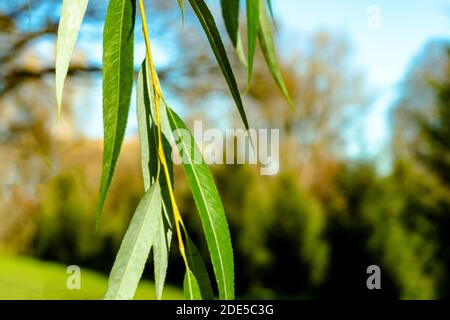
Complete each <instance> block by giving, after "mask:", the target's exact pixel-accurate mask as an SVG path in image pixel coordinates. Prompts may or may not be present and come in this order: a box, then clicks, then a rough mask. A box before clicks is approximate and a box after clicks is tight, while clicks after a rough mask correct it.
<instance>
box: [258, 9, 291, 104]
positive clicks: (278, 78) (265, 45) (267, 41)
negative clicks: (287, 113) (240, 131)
mask: <svg viewBox="0 0 450 320" xmlns="http://www.w3.org/2000/svg"><path fill="white" fill-rule="evenodd" d="M259 21H260V30H259V43H260V45H261V50H262V52H263V55H264V58H265V60H266V62H267V65H268V66H269V70H270V72H271V73H272V76H273V78H274V79H275V82H276V83H277V85H278V87H279V88H280V90H281V92H282V93H283V95H284V97H285V99H286V100H287V102H288V104H289V106H290V107H291V108H292V109H294V110H295V105H294V103H293V101H292V99H291V96H290V95H289V92H288V90H287V87H286V84H285V83H284V80H283V76H282V75H281V71H280V67H279V65H278V60H277V56H276V52H275V43H274V40H273V33H272V26H271V23H270V18H269V15H268V14H267V10H266V5H265V4H264V2H261V5H260V14H259Z"/></svg>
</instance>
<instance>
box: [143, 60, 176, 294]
mask: <svg viewBox="0 0 450 320" xmlns="http://www.w3.org/2000/svg"><path fill="white" fill-rule="evenodd" d="M151 79H152V77H151V76H150V69H149V65H148V63H147V62H146V61H144V62H143V63H142V66H141V70H140V72H139V76H138V83H137V90H136V96H137V102H136V111H137V118H138V131H139V140H140V145H141V164H142V173H143V180H144V187H145V190H148V188H150V186H151V185H152V184H153V183H154V182H155V180H156V179H157V171H158V153H157V149H158V148H157V144H158V142H157V141H158V137H157V134H158V132H157V127H156V121H155V120H154V119H155V118H154V112H155V101H154V93H153V84H152V83H151ZM162 118H163V119H164V121H161V124H162V126H164V132H167V130H170V125H169V122H168V119H167V114H166V113H165V112H164V113H162ZM170 132H171V131H170ZM165 142H166V143H165V147H166V148H165V149H166V151H165V152H166V154H171V149H170V144H169V143H168V142H167V141H165ZM171 160H172V159H171V157H167V164H168V166H169V171H170V175H171V177H172V179H173V164H172V161H171ZM159 179H160V185H161V194H162V198H163V211H162V212H161V215H160V218H159V219H158V223H157V230H158V231H157V233H156V237H155V240H154V243H153V258H154V266H155V268H154V273H155V290H156V297H157V298H158V299H161V297H162V293H163V289H164V282H165V279H166V273H167V267H168V262H169V253H170V243H171V240H172V227H171V219H170V217H171V215H170V214H171V212H172V206H171V202H170V197H169V192H168V189H167V183H166V179H165V175H161V176H160V177H159Z"/></svg>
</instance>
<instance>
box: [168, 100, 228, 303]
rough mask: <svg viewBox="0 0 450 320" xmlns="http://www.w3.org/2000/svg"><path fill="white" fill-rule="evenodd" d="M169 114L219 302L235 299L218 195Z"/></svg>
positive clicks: (187, 138)
mask: <svg viewBox="0 0 450 320" xmlns="http://www.w3.org/2000/svg"><path fill="white" fill-rule="evenodd" d="M167 114H168V117H169V121H170V125H171V127H172V130H173V131H174V134H176V135H178V136H179V137H178V139H175V142H176V143H177V148H178V150H179V152H180V155H181V156H182V158H183V168H184V171H185V172H186V176H187V178H188V183H189V186H190V188H191V191H192V194H193V197H194V200H195V203H196V205H197V208H198V211H199V214H200V219H201V222H202V225H203V231H204V233H205V236H206V241H207V243H208V249H209V252H210V254H211V262H212V264H213V268H214V274H215V276H216V280H217V286H218V288H219V298H220V299H223V300H227V299H234V263H233V248H232V246H231V239H230V231H229V229H228V223H227V220H226V217H225V212H224V209H223V206H222V202H221V200H220V197H219V193H218V192H217V188H216V186H215V184H214V180H213V177H212V175H211V173H210V172H209V169H208V167H207V165H206V164H205V163H204V162H203V161H202V155H201V153H200V151H199V150H198V148H197V146H196V144H195V141H194V138H193V137H192V134H191V133H190V131H189V129H188V128H187V127H186V125H185V124H184V123H183V121H182V120H181V119H180V117H179V116H178V115H177V114H176V113H175V112H174V111H172V110H170V109H169V108H167Z"/></svg>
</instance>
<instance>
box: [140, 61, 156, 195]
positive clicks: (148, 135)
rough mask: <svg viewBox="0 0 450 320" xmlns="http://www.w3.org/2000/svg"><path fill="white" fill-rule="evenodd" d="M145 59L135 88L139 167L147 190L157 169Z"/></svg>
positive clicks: (152, 101)
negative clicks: (139, 151)
mask: <svg viewBox="0 0 450 320" xmlns="http://www.w3.org/2000/svg"><path fill="white" fill-rule="evenodd" d="M147 71H148V70H147V69H146V63H145V61H144V62H143V63H142V65H141V70H140V71H139V75H138V82H137V88H136V114H137V122H138V132H139V143H140V149H141V167H142V176H143V180H144V188H145V190H148V189H149V188H150V186H151V185H152V184H153V183H154V181H155V179H156V175H157V171H158V153H157V150H158V147H157V144H158V137H157V131H156V126H155V124H154V120H153V119H152V116H151V115H152V111H151V109H152V108H154V105H155V102H154V95H153V87H152V86H151V85H148V81H147V75H148V72H147Z"/></svg>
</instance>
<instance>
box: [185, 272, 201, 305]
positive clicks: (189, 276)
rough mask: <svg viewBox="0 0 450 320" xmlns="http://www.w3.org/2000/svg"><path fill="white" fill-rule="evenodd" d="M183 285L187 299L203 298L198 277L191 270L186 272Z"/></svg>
mask: <svg viewBox="0 0 450 320" xmlns="http://www.w3.org/2000/svg"><path fill="white" fill-rule="evenodd" d="M183 287H184V297H185V298H186V300H202V295H201V293H200V288H199V286H198V282H197V279H195V276H194V274H193V273H192V271H191V270H186V273H185V274H184V281H183Z"/></svg>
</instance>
